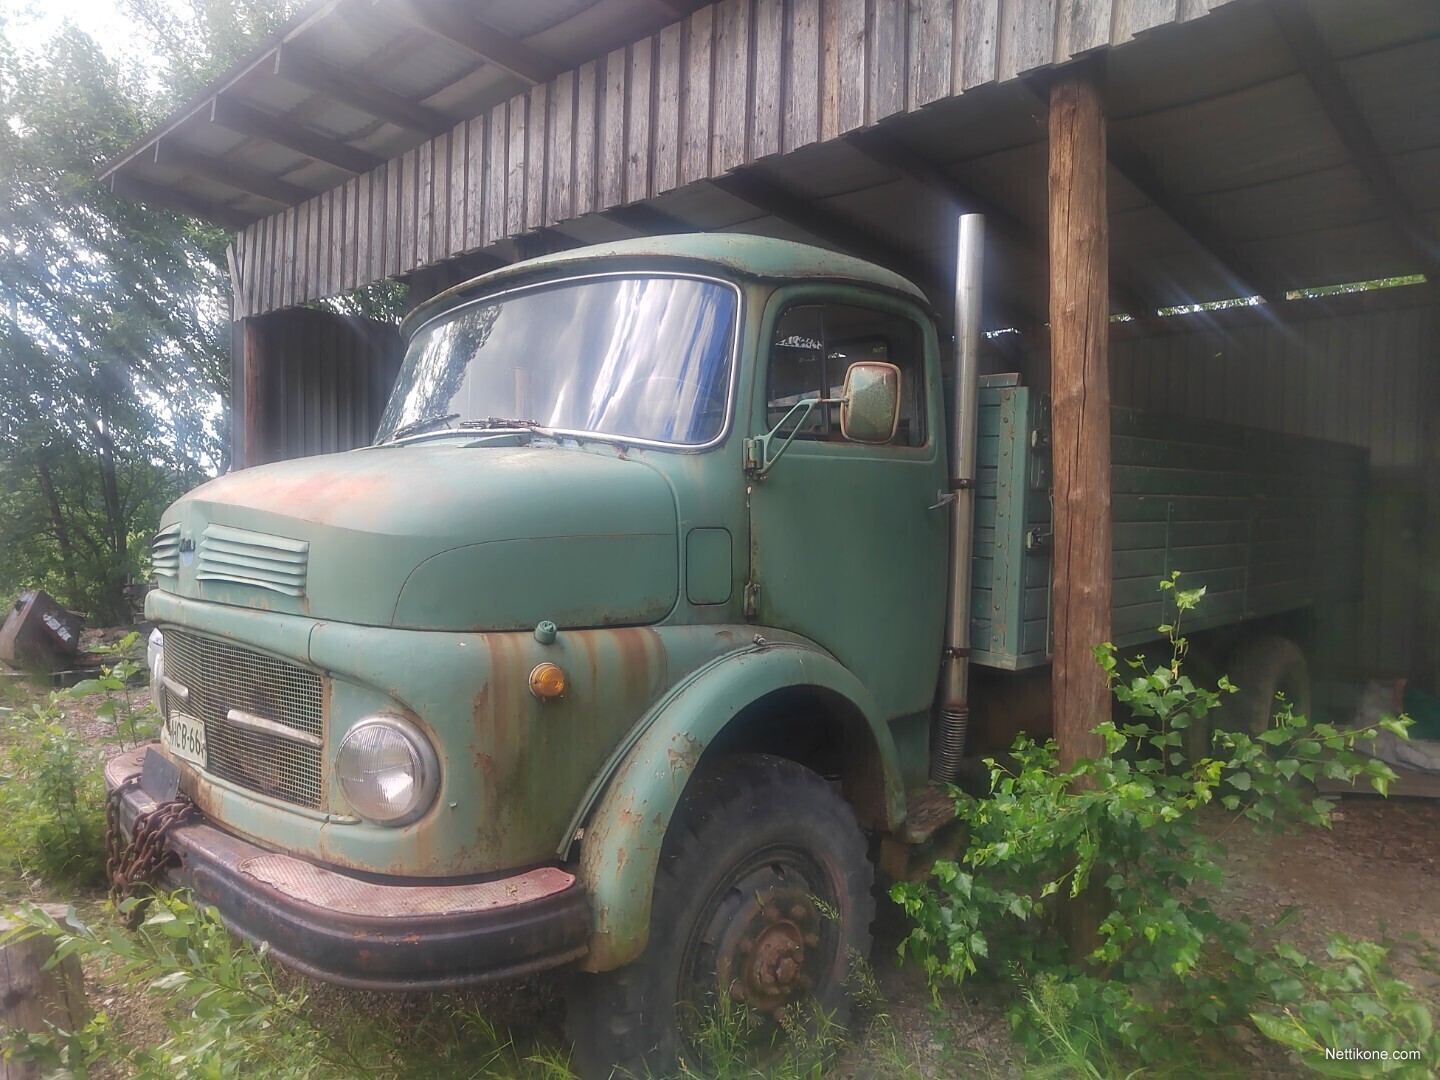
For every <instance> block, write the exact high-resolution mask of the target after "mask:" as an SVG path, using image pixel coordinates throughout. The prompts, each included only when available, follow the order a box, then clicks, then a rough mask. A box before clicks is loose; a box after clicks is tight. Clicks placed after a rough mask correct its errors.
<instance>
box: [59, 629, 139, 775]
mask: <svg viewBox="0 0 1440 1080" xmlns="http://www.w3.org/2000/svg"><path fill="white" fill-rule="evenodd" d="M140 647H141V646H140V635H139V633H138V632H136V631H134V630H132V631H130V633H128V634H126V635H125V636H124V637H123V638H121V639H120V640H119V641H117V642H116V643H115V644H114V645H98V646H96V647H95V648H94V649H93V650H92V651H93V652H96V653H98V654H100V655H102V656H114V657H118V659H117V660H116V661H115V663H113V664H101V665H100V675H99V676H98V677H97V678H94V679H82V680H81V681H80V682H78V683H76V684H75V685H74V686H72V687H70V689H69V690H68V691H66V693H67V695H68V696H70V697H72V698H83V697H90V696H93V695H96V694H103V695H104V697H105V700H104V701H102V702H101V703H100V707H99V708H98V709H96V710H95V715H96V716H99V717H101V718H102V719H105V720H108V721H110V724H111V726H112V728H113V729H114V731H113V737H114V740H115V741H116V742H117V743H119V744H120V748H121V749H124V748H125V741H126V739H127V738H128V739H129V741H130V742H131V743H132V744H133V745H137V746H138V745H139V744H140V743H142V742H144V741H145V740H146V739H149V738H151V737H152V735H153V734H154V732H155V728H156V716H155V710H154V708H153V707H150V706H149V705H148V702H144V703H142V704H141V706H140V707H138V708H137V707H136V703H135V699H134V697H133V694H132V690H131V687H130V684H131V681H132V680H133V679H134V677H135V676H136V675H137V674H139V672H140V671H141V669H142V668H143V667H144V663H143V662H142V661H141V659H140V656H139V650H140Z"/></svg>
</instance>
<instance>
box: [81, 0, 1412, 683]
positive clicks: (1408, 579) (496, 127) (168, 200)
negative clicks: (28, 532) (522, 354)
mask: <svg viewBox="0 0 1440 1080" xmlns="http://www.w3.org/2000/svg"><path fill="white" fill-rule="evenodd" d="M1062 144H1063V145H1062ZM1087 170H1088V171H1087ZM1087 177H1088V180H1087ZM103 179H104V180H105V182H107V183H108V184H109V185H111V187H112V188H113V189H114V190H115V191H116V192H117V193H120V194H123V195H127V196H130V197H133V198H136V199H139V200H141V201H145V202H150V203H154V204H157V205H165V206H169V207H172V208H174V209H177V210H180V211H183V212H186V213H190V214H193V215H195V216H198V217H200V218H203V219H206V220H209V221H213V222H217V223H221V224H224V225H226V226H228V227H230V228H233V229H234V230H235V233H236V236H235V240H234V244H233V246H232V249H231V254H232V277H233V285H234V300H233V315H234V328H235V331H234V334H233V338H232V340H233V390H232V393H233V405H234V413H233V415H234V434H233V437H234V457H235V460H236V461H237V462H238V463H241V464H244V465H250V464H255V463H258V462H263V461H268V460H274V459H277V458H284V457H291V456H297V455H302V454H311V453H319V452H325V451H332V450H342V449H346V448H349V447H352V446H356V445H361V444H364V443H366V442H368V441H369V440H370V438H371V435H372V434H373V430H374V425H375V422H376V419H377V417H378V411H379V409H380V407H381V406H382V405H383V403H384V400H385V396H386V394H387V391H388V389H389V386H390V384H391V382H392V381H393V378H394V373H395V369H396V364H397V340H396V336H395V331H394V330H393V328H391V327H388V326H383V325H380V324H371V323H368V322H366V321H364V320H359V319H355V318H342V317H340V316H337V315H334V314H332V313H330V312H327V311H325V310H321V309H318V308H315V307H313V306H307V305H309V304H310V303H311V302H312V301H316V300H319V299H321V298H324V297H329V296H334V295H337V294H340V293H343V292H345V291H348V290H352V289H356V288H358V287H363V286H366V285H369V284H372V283H375V282H380V281H384V280H387V279H390V280H402V281H405V282H407V283H408V284H409V287H410V296H411V298H412V301H418V300H420V299H423V298H425V297H427V296H430V295H433V294H435V293H436V292H438V291H440V290H441V289H443V288H445V287H447V286H449V285H451V284H453V283H455V282H458V281H460V280H463V279H465V278H467V277H469V276H473V275H474V274H476V273H479V272H483V271H485V270H488V269H491V268H494V267H498V266H500V265H503V264H505V263H509V262H512V261H515V260H517V259H521V258H525V257H529V256H532V255H536V254H542V253H549V252H554V251H558V250H562V249H564V248H567V247H572V246H577V245H582V244H587V243H594V242H602V241H607V240H613V239H620V238H628V237H633V236H637V235H645V234H654V233H661V232H679V231H717V230H718V231H736V232H752V233H760V234H764V235H770V236H776V237H782V238H787V239H794V240H800V241H805V242H810V243H816V244H820V245H824V246H828V247H831V248H835V249H837V250H843V251H846V252H849V253H852V254H855V255H859V256H861V257H864V258H867V259H869V260H871V261H874V262H877V263H880V264H882V265H884V266H887V267H889V268H891V269H894V270H896V271H898V272H900V273H902V274H904V275H905V276H907V277H909V278H911V279H912V280H913V281H915V282H916V283H917V284H919V285H920V286H921V287H922V288H924V289H926V291H927V292H928V293H929V294H930V295H931V296H932V297H933V298H935V302H936V307H937V308H938V309H939V310H941V311H942V312H943V311H946V310H948V308H949V307H950V299H949V297H950V295H951V291H952V288H953V279H954V270H953V266H954V262H955V234H954V225H953V223H954V219H955V217H956V214H957V212H958V211H978V212H981V213H984V214H985V215H986V216H987V219H988V222H989V224H988V235H989V244H988V262H987V273H986V281H985V297H986V303H985V312H984V324H985V328H986V330H987V331H990V332H991V335H990V336H989V337H988V338H987V343H986V352H987V358H986V363H987V365H988V366H989V368H990V369H991V370H997V371H998V370H1019V371H1021V372H1022V373H1023V374H1024V376H1025V378H1026V379H1027V381H1029V382H1030V383H1031V384H1032V385H1036V386H1038V387H1040V388H1042V389H1047V390H1048V389H1052V388H1053V389H1054V390H1055V391H1056V393H1057V424H1058V423H1060V416H1059V410H1060V405H1061V402H1062V401H1063V400H1065V393H1066V388H1065V387H1062V386H1052V383H1053V382H1054V381H1055V380H1056V379H1057V378H1069V377H1070V376H1069V375H1067V374H1065V373H1066V372H1076V371H1081V372H1083V373H1082V374H1081V375H1080V378H1081V380H1082V382H1081V384H1080V386H1081V388H1082V389H1084V388H1085V387H1086V386H1088V388H1089V389H1090V390H1092V391H1096V392H1097V393H1096V394H1095V395H1094V396H1093V399H1092V400H1091V402H1090V404H1089V406H1086V407H1089V408H1093V407H1094V405H1095V402H1096V401H1099V402H1100V403H1101V404H1102V407H1103V401H1104V396H1103V395H1101V394H1099V393H1098V391H1099V390H1100V389H1101V388H1102V385H1103V388H1104V389H1105V391H1106V392H1107V393H1108V395H1109V399H1110V400H1113V402H1114V403H1115V404H1121V405H1134V406H1138V407H1144V408H1147V409H1154V410H1157V411H1161V412H1165V413H1174V414H1179V415H1182V416H1189V417H1194V418H1199V419H1202V420H1218V421H1230V422H1236V423H1242V424H1246V425H1249V426H1254V427H1260V428H1268V429H1273V430H1277V431H1283V432H1288V433H1295V434H1306V435H1313V436H1318V437H1323V438H1327V439H1333V440H1339V441H1344V442H1349V443H1353V444H1357V445H1360V446H1363V447H1366V448H1367V449H1368V450H1369V455H1370V487H1369V494H1368V500H1367V523H1366V538H1365V552H1366V554H1365V561H1364V596H1363V601H1362V602H1361V603H1360V605H1359V606H1358V609H1357V610H1356V612H1355V614H1354V617H1353V619H1352V620H1351V625H1349V626H1348V627H1347V628H1346V633H1347V636H1348V642H1347V644H1346V646H1345V647H1344V648H1343V649H1342V650H1338V651H1337V653H1336V656H1337V657H1339V658H1342V659H1341V660H1340V661H1339V663H1340V667H1337V668H1335V669H1334V670H1335V672H1336V673H1337V674H1342V675H1345V676H1350V677H1393V676H1402V675H1403V676H1409V677H1412V678H1417V679H1421V680H1425V681H1428V682H1429V683H1430V684H1431V686H1432V688H1433V687H1434V686H1435V684H1436V683H1437V682H1440V355H1437V353H1440V325H1437V322H1440V294H1437V291H1436V285H1435V284H1433V283H1434V282H1436V281H1440V7H1437V6H1436V5H1435V4H1434V3H1433V2H1431V0H722V2H720V3H716V4H707V5H704V6H696V5H695V4H694V2H693V0H527V2H524V3H521V2H519V0H488V2H486V3H483V4H477V3H466V2H462V0H317V2H316V3H314V4H312V5H311V6H310V7H308V8H307V9H306V10H305V11H303V12H302V13H301V14H300V15H298V16H297V17H296V18H295V19H294V20H292V21H291V23H290V24H289V25H288V26H287V27H285V28H284V30H283V31H281V32H280V33H279V34H277V35H276V37H275V38H274V39H273V40H271V41H270V42H267V43H266V44H265V45H263V46H262V47H260V48H259V49H257V50H256V51H255V52H254V53H253V54H252V55H251V56H250V57H248V58H247V59H246V60H245V61H243V62H242V63H240V64H238V65H236V66H235V67H234V68H233V69H232V70H231V71H229V72H227V73H226V74H225V75H224V76H222V77H221V78H219V79H217V80H216V81H215V82H214V83H213V84H212V85H211V86H210V87H208V88H207V89H206V90H205V92H204V93H203V94H201V95H200V97H198V98H197V99H195V100H194V101H192V102H190V103H189V104H187V105H186V106H185V107H183V108H181V109H179V110H178V111H176V113H175V114H174V115H173V116H171V117H170V118H169V119H168V120H167V121H166V122H165V123H164V124H163V125H161V126H160V127H158V128H157V129H156V130H155V131H153V132H151V133H150V134H148V135H147V136H146V137H145V138H143V139H142V140H141V141H140V142H138V143H137V144H136V145H135V146H134V147H132V148H131V149H130V150H129V151H127V152H126V153H125V154H124V155H123V156H122V157H120V158H119V159H117V160H115V161H114V162H112V163H110V164H109V165H108V166H107V167H106V169H105V171H104V173H103ZM1087 185H1088V186H1087ZM1077 192H1084V193H1085V195H1086V198H1087V199H1088V200H1089V202H1088V203H1087V204H1086V205H1083V206H1082V205H1080V203H1081V202H1082V200H1081V199H1080V198H1079V197H1078V196H1077V195H1076V193H1077ZM1086 260H1089V262H1086ZM1077 266H1078V267H1079V273H1078V277H1077V274H1076V273H1075V268H1076V267H1077ZM1107 272H1108V273H1107ZM1376 279H1405V280H1406V281H1407V282H1408V283H1406V284H1400V285H1396V286H1394V287H1389V288H1378V289H1371V290H1367V291H1360V292H1355V291H1350V292H1346V291H1341V292H1334V293H1326V292H1324V287H1328V286H1335V285H1340V284H1344V283H1356V282H1372V281H1375V280H1376ZM1087 289H1088V293H1089V294H1093V295H1089V296H1088V299H1087V295H1088V294H1087ZM1317 290H1318V292H1317ZM1231 300H1238V301H1242V302H1239V303H1236V304H1234V305H1232V306H1228V307H1219V308H1215V307H1202V306H1201V305H1211V304H1214V303H1215V302H1219V301H1231ZM1087 304H1088V305H1089V306H1088V307H1087V306H1086V305H1087ZM1107 311H1108V313H1109V315H1110V318H1109V319H1108V320H1107V319H1105V318H1104V314H1105V313H1106V312H1107ZM1097 312H1098V314H1097ZM1087 314H1088V315H1089V318H1088V320H1087V319H1086V315H1087ZM1087 335H1088V337H1087ZM1107 354H1108V375H1106V370H1107ZM1097 357H1098V363H1097V362H1096V361H1097ZM1097 373H1098V375H1097ZM1085 379H1089V380H1090V382H1089V383H1088V384H1086V383H1084V381H1083V380H1085ZM1072 397H1073V394H1072ZM1082 397H1083V394H1082ZM1102 415H1103V413H1102ZM1092 419H1093V417H1092ZM1077 422H1078V421H1077ZM1076 513H1077V514H1078V513H1081V511H1079V510H1077V511H1076ZM1057 517H1064V513H1063V512H1062V511H1061V509H1060V508H1059V506H1058V505H1057ZM1059 525H1060V522H1059V521H1057V531H1058V529H1059ZM1106 572H1107V573H1108V567H1107V568H1106ZM1069 587H1070V586H1064V588H1069ZM1061 591H1062V585H1061V584H1060V583H1058V582H1057V593H1060V592H1061ZM1056 603H1057V605H1058V604H1059V603H1060V599H1059V597H1058V596H1057V601H1056ZM1092 640H1093V639H1092ZM1060 648H1063V646H1060V645H1059V644H1057V649H1060ZM1058 663H1059V659H1058V657H1057V664H1058ZM1342 668H1343V669H1344V670H1342Z"/></svg>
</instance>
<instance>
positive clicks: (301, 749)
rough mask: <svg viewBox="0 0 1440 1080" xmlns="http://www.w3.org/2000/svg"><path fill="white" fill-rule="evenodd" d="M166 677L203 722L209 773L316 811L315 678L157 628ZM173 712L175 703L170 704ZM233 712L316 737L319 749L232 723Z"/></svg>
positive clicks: (318, 733)
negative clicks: (183, 693)
mask: <svg viewBox="0 0 1440 1080" xmlns="http://www.w3.org/2000/svg"><path fill="white" fill-rule="evenodd" d="M161 630H162V632H163V633H164V635H165V675H166V676H167V678H170V679H174V680H175V681H176V682H178V683H180V684H181V685H183V686H185V687H186V688H187V689H188V690H189V691H190V696H189V698H188V699H187V701H186V703H185V705H184V706H183V707H180V708H181V711H182V712H184V713H186V714H187V715H190V716H194V717H196V718H197V719H199V720H203V721H204V723H205V744H206V759H207V769H208V771H209V772H211V773H213V774H214V775H216V776H219V777H222V778H223V779H226V780H230V781H233V782H234V783H236V784H239V785H241V786H242V787H246V788H249V789H250V790H252V791H258V792H261V793H262V794H265V795H271V796H274V797H275V798H277V799H284V800H285V801H286V802H292V803H297V804H298V805H300V806H308V807H311V808H318V807H319V806H320V805H321V802H322V801H323V798H324V779H323V778H324V769H323V767H322V760H323V749H324V748H323V742H324V738H325V718H324V707H323V696H324V694H323V690H322V687H321V682H320V676H319V675H317V674H316V673H315V672H313V671H307V670H306V669H305V668H302V667H298V666H296V665H295V664H290V663H286V662H285V661H284V660H277V659H275V658H274V657H271V656H265V655H264V654H262V653H258V652H252V651H251V650H249V649H242V648H240V647H238V646H235V645H231V644H229V643H227V642H223V641H217V640H215V639H214V638H207V637H201V636H199V635H198V634H192V633H190V632H189V631H186V630H177V629H175V628H173V627H162V628H161ZM172 707H179V706H172ZM232 709H238V710H241V711H243V712H247V713H251V714H253V715H254V716H259V717H263V718H264V719H266V720H271V721H274V722H275V723H277V724H280V725H282V726H284V727H287V728H291V729H293V730H294V731H296V732H298V733H302V734H303V735H306V736H310V737H312V742H313V739H314V738H318V739H320V740H321V742H322V745H321V746H315V745H307V744H306V743H305V742H303V741H298V740H292V739H288V738H284V737H282V736H280V735H276V734H272V733H269V732H265V731H256V730H254V729H253V728H250V727H240V726H238V725H236V724H233V723H231V722H230V720H229V719H228V718H227V714H228V713H229V712H230V711H231V710H232Z"/></svg>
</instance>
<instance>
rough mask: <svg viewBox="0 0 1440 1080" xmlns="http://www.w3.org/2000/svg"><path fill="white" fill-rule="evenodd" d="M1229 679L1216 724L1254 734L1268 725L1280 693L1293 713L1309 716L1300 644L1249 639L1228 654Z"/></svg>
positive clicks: (1306, 666) (1307, 667)
mask: <svg viewBox="0 0 1440 1080" xmlns="http://www.w3.org/2000/svg"><path fill="white" fill-rule="evenodd" d="M1230 681H1231V682H1233V683H1234V684H1235V685H1236V686H1237V687H1239V689H1238V690H1237V691H1236V692H1235V693H1234V694H1230V695H1226V697H1225V700H1224V702H1223V704H1222V706H1221V710H1220V715H1219V718H1218V721H1217V726H1218V727H1221V728H1226V729H1229V730H1231V731H1243V732H1244V733H1246V734H1247V735H1258V734H1260V733H1261V732H1262V731H1265V730H1266V729H1267V728H1269V727H1270V724H1271V722H1272V720H1273V719H1274V717H1275V714H1276V712H1278V711H1279V709H1280V702H1279V701H1277V700H1276V695H1277V694H1281V695H1284V698H1285V703H1286V704H1287V705H1289V706H1290V709H1291V711H1293V712H1294V714H1295V715H1296V716H1304V717H1309V716H1310V665H1309V664H1308V663H1306V661H1305V654H1304V653H1303V652H1301V651H1300V646H1298V645H1296V644H1295V643H1294V642H1293V641H1291V640H1289V639H1288V638H1283V637H1261V638H1252V639H1251V640H1249V641H1246V642H1242V643H1241V645H1240V646H1239V647H1238V648H1237V649H1236V650H1235V652H1234V653H1233V654H1231V658H1230Z"/></svg>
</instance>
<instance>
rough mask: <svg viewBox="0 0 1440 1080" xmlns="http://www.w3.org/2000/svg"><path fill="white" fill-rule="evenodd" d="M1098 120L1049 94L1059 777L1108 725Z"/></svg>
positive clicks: (1089, 90) (1106, 419) (1083, 88)
mask: <svg viewBox="0 0 1440 1080" xmlns="http://www.w3.org/2000/svg"><path fill="white" fill-rule="evenodd" d="M1105 161H1106V159H1105V116H1104V112H1103V110H1102V106H1101V98H1100V92H1099V88H1098V87H1097V85H1096V81H1095V78H1094V75H1093V73H1092V72H1091V71H1089V70H1087V69H1076V70H1075V71H1072V72H1069V73H1064V74H1062V75H1061V76H1060V77H1059V78H1058V79H1057V80H1056V81H1055V83H1054V84H1053V86H1052V87H1051V90H1050V372H1051V394H1052V413H1051V425H1052V445H1053V454H1054V514H1055V560H1054V580H1053V584H1052V586H1051V588H1052V600H1051V604H1052V608H1053V612H1054V627H1055V658H1054V667H1053V668H1052V673H1051V680H1052V682H1051V686H1052V690H1053V693H1054V699H1055V741H1056V742H1057V743H1058V745H1059V748H1060V762H1061V764H1062V766H1069V765H1072V764H1074V763H1075V761H1077V760H1078V759H1080V758H1083V757H1097V756H1099V754H1100V753H1102V752H1103V747H1102V745H1101V743H1100V740H1099V739H1098V737H1096V736H1095V735H1094V734H1093V733H1092V731H1091V729H1092V728H1094V727H1095V726H1096V725H1097V724H1099V723H1100V722H1101V721H1102V720H1104V719H1106V718H1107V717H1108V716H1109V715H1110V706H1109V694H1108V692H1107V689H1106V686H1105V676H1104V673H1103V672H1102V671H1101V669H1100V667H1099V666H1098V665H1097V664H1096V663H1095V660H1094V658H1093V656H1092V654H1091V650H1092V649H1093V648H1094V646H1096V645H1098V644H1100V643H1101V642H1103V641H1107V640H1109V638H1110V609H1111V566H1110V558H1111V554H1110V553H1111V539H1110V370H1109V363H1108V360H1107V357H1106V338H1107V336H1108V330H1109V310H1108V307H1107V303H1106V300H1107V297H1108V295H1109V269H1108V259H1109V229H1108V221H1107V218H1106V209H1105Z"/></svg>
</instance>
